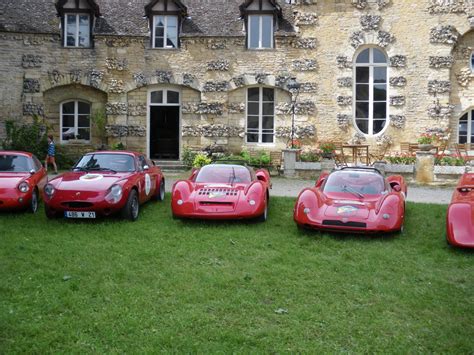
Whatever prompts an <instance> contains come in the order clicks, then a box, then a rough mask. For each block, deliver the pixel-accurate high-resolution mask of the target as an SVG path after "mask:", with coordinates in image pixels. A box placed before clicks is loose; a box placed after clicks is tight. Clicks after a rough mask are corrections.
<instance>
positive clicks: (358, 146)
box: [342, 144, 369, 165]
mask: <svg viewBox="0 0 474 355" xmlns="http://www.w3.org/2000/svg"><path fill="white" fill-rule="evenodd" d="M342 149H343V150H344V149H351V150H352V163H353V164H354V165H357V157H358V156H361V158H365V165H369V145H368V144H343V145H342ZM364 150H365V155H361V154H359V152H360V151H362V152H363V151H364ZM361 163H362V159H361Z"/></svg>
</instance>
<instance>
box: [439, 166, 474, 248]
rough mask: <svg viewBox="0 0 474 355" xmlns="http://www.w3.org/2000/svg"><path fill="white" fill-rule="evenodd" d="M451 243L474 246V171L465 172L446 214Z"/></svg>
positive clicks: (467, 246) (447, 231) (447, 232)
mask: <svg viewBox="0 0 474 355" xmlns="http://www.w3.org/2000/svg"><path fill="white" fill-rule="evenodd" d="M446 239H447V241H448V243H449V244H451V245H454V246H457V247H463V248H474V173H465V174H464V175H463V176H462V177H461V179H460V180H459V183H458V186H456V190H454V193H453V198H452V199H451V204H450V205H449V207H448V213H447V215H446Z"/></svg>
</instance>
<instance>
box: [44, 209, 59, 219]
mask: <svg viewBox="0 0 474 355" xmlns="http://www.w3.org/2000/svg"><path fill="white" fill-rule="evenodd" d="M44 212H45V213H46V217H48V218H49V219H53V218H56V217H57V214H56V212H54V211H52V210H51V209H50V208H49V207H48V206H44Z"/></svg>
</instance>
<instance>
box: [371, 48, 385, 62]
mask: <svg viewBox="0 0 474 355" xmlns="http://www.w3.org/2000/svg"><path fill="white" fill-rule="evenodd" d="M372 50H373V53H374V63H386V62H387V58H385V54H383V52H382V51H381V50H379V49H377V48H373V49H372Z"/></svg>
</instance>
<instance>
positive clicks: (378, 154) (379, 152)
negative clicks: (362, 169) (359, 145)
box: [369, 144, 390, 165]
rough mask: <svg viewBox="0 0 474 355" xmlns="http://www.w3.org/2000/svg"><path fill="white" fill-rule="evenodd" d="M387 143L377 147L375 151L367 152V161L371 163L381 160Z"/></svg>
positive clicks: (385, 152) (387, 146) (386, 150)
mask: <svg viewBox="0 0 474 355" xmlns="http://www.w3.org/2000/svg"><path fill="white" fill-rule="evenodd" d="M389 147H390V146H389V145H388V144H386V145H385V146H380V147H378V148H377V149H376V150H375V151H372V152H369V159H370V160H369V162H370V165H373V164H374V163H375V162H376V161H382V160H384V158H385V155H386V154H387V152H388V150H389Z"/></svg>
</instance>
